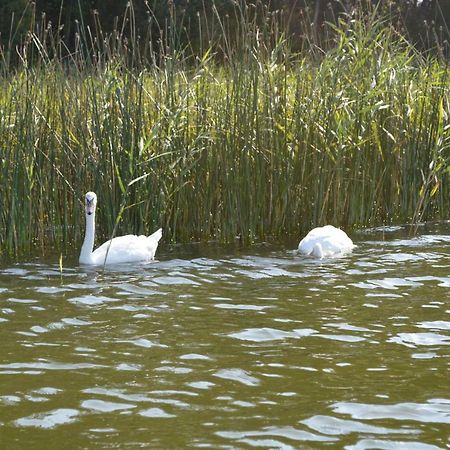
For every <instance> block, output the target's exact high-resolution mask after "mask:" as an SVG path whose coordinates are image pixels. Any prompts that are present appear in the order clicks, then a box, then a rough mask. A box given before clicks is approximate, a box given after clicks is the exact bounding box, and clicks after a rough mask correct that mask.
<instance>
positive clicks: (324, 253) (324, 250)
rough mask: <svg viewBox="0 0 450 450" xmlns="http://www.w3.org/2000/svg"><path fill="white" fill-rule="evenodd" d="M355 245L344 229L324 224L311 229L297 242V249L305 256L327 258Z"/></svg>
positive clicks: (350, 249) (346, 250)
mask: <svg viewBox="0 0 450 450" xmlns="http://www.w3.org/2000/svg"><path fill="white" fill-rule="evenodd" d="M355 247H356V246H355V245H354V244H353V242H352V240H351V239H350V238H349V237H348V236H347V233H346V232H345V231H343V230H341V229H339V228H335V227H333V225H325V226H324V227H318V228H314V229H313V230H311V231H310V232H309V233H308V234H307V235H306V236H305V237H304V238H303V239H302V240H301V241H300V243H299V244H298V251H299V252H300V253H302V254H303V255H306V256H313V257H315V258H328V257H332V256H339V255H343V254H345V253H349V252H351V251H352V250H353V248H355Z"/></svg>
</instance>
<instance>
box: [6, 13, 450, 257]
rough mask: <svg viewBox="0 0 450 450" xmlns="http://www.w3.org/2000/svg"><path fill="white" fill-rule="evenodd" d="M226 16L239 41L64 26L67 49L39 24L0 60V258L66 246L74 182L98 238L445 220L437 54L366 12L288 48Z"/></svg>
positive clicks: (247, 235) (445, 126)
mask: <svg viewBox="0 0 450 450" xmlns="http://www.w3.org/2000/svg"><path fill="white" fill-rule="evenodd" d="M239 14H241V15H242V18H241V19H242V23H241V25H242V26H241V27H240V34H239V35H238V36H235V37H234V39H235V41H236V40H237V41H239V42H238V43H236V42H233V43H231V42H229V40H228V35H227V33H226V23H225V22H221V21H220V20H218V21H217V23H219V24H220V25H221V26H222V29H219V31H218V37H217V38H215V39H213V37H212V38H211V43H210V46H209V47H207V48H205V49H204V50H203V52H202V53H201V54H200V55H199V56H198V55H194V54H193V53H191V51H190V49H189V48H184V49H179V48H177V47H176V45H169V44H168V45H164V46H161V47H160V50H159V53H158V54H157V55H156V56H155V53H154V52H153V50H152V48H151V45H150V46H149V48H148V49H147V50H148V53H147V58H146V59H145V58H144V57H143V55H142V54H141V53H140V52H141V51H142V50H141V49H140V48H138V47H137V46H136V47H133V45H130V44H129V43H128V44H125V43H124V39H123V36H122V37H121V36H119V35H117V36H108V37H104V38H103V39H102V40H100V39H97V40H96V39H95V38H94V37H93V36H89V35H85V32H83V31H82V30H81V29H80V35H79V42H78V45H79V51H78V52H76V53H75V54H72V55H65V54H64V52H63V43H61V42H60V41H58V40H57V39H56V38H55V37H52V36H50V35H46V34H45V30H43V31H42V33H41V34H40V35H39V34H37V33H34V34H30V38H29V40H28V41H27V42H26V43H24V44H23V46H22V47H20V48H18V52H19V55H20V58H21V62H20V63H19V64H18V65H17V66H12V65H11V64H10V63H9V57H8V56H7V54H6V53H5V52H3V53H2V56H3V58H2V64H3V65H2V76H1V79H0V84H1V89H0V152H1V153H0V249H1V252H2V253H3V254H6V253H9V254H11V253H18V252H19V251H20V250H25V251H28V250H30V249H32V248H35V247H36V246H39V247H40V248H41V249H42V251H44V250H45V249H46V247H47V246H50V247H52V248H54V247H58V248H61V247H65V246H69V245H70V244H71V243H76V244H77V245H79V243H80V241H81V237H82V232H83V209H82V199H83V196H84V194H85V192H86V191H88V190H93V191H96V192H97V193H98V195H99V196H100V197H101V205H102V207H101V208H99V211H98V231H99V234H100V235H102V236H104V237H109V235H110V234H111V232H112V230H113V229H115V225H116V219H117V217H118V216H119V213H120V218H121V219H122V221H121V223H120V224H119V225H118V227H117V228H118V229H117V231H120V232H133V233H138V234H139V233H144V232H148V231H150V230H153V229H156V228H158V227H159V226H161V227H163V228H164V235H165V239H166V240H171V241H188V240H209V239H217V240H220V241H230V240H233V239H235V238H236V237H239V238H241V239H242V240H243V241H246V242H249V241H252V240H253V239H256V238H263V237H267V236H274V237H281V236H283V235H286V234H292V233H296V234H300V233H301V232H303V231H306V230H307V229H309V228H311V227H312V226H315V225H322V224H325V223H333V224H335V225H340V226H345V227H347V228H349V227H352V226H365V225H375V224H381V223H397V222H412V221H418V220H425V219H437V218H447V217H448V211H449V207H450V195H449V194H450V192H449V170H448V164H449V147H450V125H449V109H450V108H449V101H450V90H449V80H448V65H447V62H446V61H445V60H441V59H439V58H438V57H437V56H432V55H423V54H421V53H419V52H417V51H416V50H415V48H414V47H413V46H412V45H410V44H409V43H408V42H407V41H406V40H404V39H403V38H401V37H400V36H399V35H398V34H397V33H396V32H395V31H394V30H392V29H391V28H390V27H388V26H387V25H386V24H384V23H383V22H382V21H380V20H370V18H369V19H359V20H348V21H341V22H340V24H339V26H337V27H336V29H335V30H334V35H333V39H334V40H335V44H334V46H333V47H332V48H330V49H329V50H327V51H326V52H321V51H320V49H318V48H317V47H316V46H315V45H314V44H313V43H312V42H311V43H310V48H309V49H308V48H303V49H302V50H301V51H300V52H293V50H292V48H293V47H292V42H291V41H290V40H289V37H287V36H286V35H284V34H283V32H282V30H280V28H279V27H278V25H277V22H276V20H274V19H273V18H268V19H267V20H266V21H265V22H264V23H265V24H266V25H265V26H266V28H264V27H263V28H261V26H260V25H258V24H257V23H256V22H252V20H248V17H244V16H245V11H244V12H243V11H240V12H239ZM219 19H220V18H219ZM272 19H273V20H272ZM219 28H220V27H219ZM175 37H176V36H175ZM175 37H174V35H173V34H172V35H169V37H167V39H168V40H170V39H172V38H173V39H175ZM127 42H128V41H127ZM218 49H220V51H219V50H218ZM149 55H150V56H149Z"/></svg>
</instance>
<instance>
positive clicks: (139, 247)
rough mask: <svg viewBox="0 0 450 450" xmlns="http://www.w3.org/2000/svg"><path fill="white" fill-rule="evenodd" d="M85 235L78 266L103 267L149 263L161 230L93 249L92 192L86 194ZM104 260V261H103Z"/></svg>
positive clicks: (131, 235) (118, 238)
mask: <svg viewBox="0 0 450 450" xmlns="http://www.w3.org/2000/svg"><path fill="white" fill-rule="evenodd" d="M85 198H86V204H85V210H86V235H85V237H84V242H83V246H82V247H81V252H80V260H79V261H80V264H90V265H103V264H105V263H106V264H120V263H129V262H136V261H150V260H152V259H153V258H154V257H155V252H156V249H157V248H158V242H159V240H160V239H161V236H162V229H161V228H160V229H159V230H158V231H156V232H155V233H153V234H152V235H150V236H143V235H142V236H136V235H134V234H128V235H126V236H119V237H116V238H114V239H112V240H109V241H107V242H105V243H104V244H102V245H101V246H100V247H99V248H97V249H96V250H94V251H93V249H94V238H95V208H96V205H97V196H96V195H95V193H94V192H88V193H87V194H86V197H85ZM105 259H106V261H105Z"/></svg>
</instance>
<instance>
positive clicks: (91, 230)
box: [80, 212, 95, 263]
mask: <svg viewBox="0 0 450 450" xmlns="http://www.w3.org/2000/svg"><path fill="white" fill-rule="evenodd" d="M94 239H95V212H94V213H92V214H90V215H89V214H86V234H85V236H84V242H83V246H82V247H81V253H80V262H81V263H89V261H90V260H91V257H92V251H93V250H94Z"/></svg>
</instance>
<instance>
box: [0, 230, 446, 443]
mask: <svg viewBox="0 0 450 450" xmlns="http://www.w3.org/2000/svg"><path fill="white" fill-rule="evenodd" d="M352 237H353V238H354V240H355V243H356V244H358V247H357V248H356V249H355V251H354V252H353V254H351V255H349V256H346V257H342V258H338V259H328V260H322V261H317V260H313V259H305V258H302V257H299V256H298V255H297V254H296V253H295V252H293V251H292V249H293V248H294V247H295V244H296V243H295V242H289V243H287V244H286V245H284V246H281V245H269V244H260V245H257V246H254V247H250V248H246V249H241V250H239V249H236V248H233V247H231V248H230V247H220V246H216V245H214V244H211V245H209V246H195V245H193V246H177V247H169V246H166V247H164V246H163V247H162V248H161V249H160V251H159V253H158V261H155V262H153V263H150V264H143V265H135V266H121V267H113V268H109V269H107V270H105V271H103V270H100V269H86V268H80V267H78V265H77V263H76V255H74V256H73V258H69V259H68V260H65V261H64V268H63V271H62V273H61V272H60V269H59V264H58V256H57V255H55V256H53V257H49V258H46V259H42V258H40V259H33V260H32V261H31V262H22V263H15V264H4V265H3V266H0V337H1V340H2V351H1V353H0V442H1V443H2V448H7V449H16V448H17V449H23V448H33V449H38V448H89V449H91V448H105V449H106V448H121V449H126V448H130V449H136V448H215V449H216V448H224V449H230V448H255V447H259V448H283V449H291V448H292V449H294V448H295V449H297V448H306V449H308V448H312V449H315V448H345V449H354V450H360V449H398V448H405V449H409V450H410V449H411V450H415V449H419V450H428V449H438V448H441V449H442V448H450V440H449V439H450V437H449V430H450V387H449V386H450V383H449V379H450V377H449V363H450V302H449V292H450V270H449V269H450V226H449V225H448V224H443V225H440V226H439V227H438V228H433V227H429V228H424V229H423V230H421V233H420V234H419V235H418V236H416V237H413V238H412V237H409V236H408V233H407V232H406V231H405V230H403V229H401V228H400V229H398V230H397V229H375V230H369V231H365V232H359V233H355V234H354V235H353V236H352Z"/></svg>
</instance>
